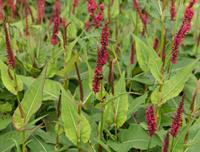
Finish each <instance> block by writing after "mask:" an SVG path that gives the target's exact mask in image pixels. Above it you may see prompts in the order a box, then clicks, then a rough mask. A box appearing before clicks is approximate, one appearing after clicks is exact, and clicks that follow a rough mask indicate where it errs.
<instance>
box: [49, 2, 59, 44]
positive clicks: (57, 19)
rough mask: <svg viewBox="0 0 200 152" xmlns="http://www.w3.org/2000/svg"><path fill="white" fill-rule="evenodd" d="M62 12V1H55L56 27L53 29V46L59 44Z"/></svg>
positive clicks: (54, 21) (54, 20)
mask: <svg viewBox="0 0 200 152" xmlns="http://www.w3.org/2000/svg"><path fill="white" fill-rule="evenodd" d="M60 11H61V3H60V0H55V3H54V12H53V16H54V19H53V23H54V27H53V34H52V37H51V44H52V45H56V44H57V43H58V38H57V34H58V32H59V27H60Z"/></svg>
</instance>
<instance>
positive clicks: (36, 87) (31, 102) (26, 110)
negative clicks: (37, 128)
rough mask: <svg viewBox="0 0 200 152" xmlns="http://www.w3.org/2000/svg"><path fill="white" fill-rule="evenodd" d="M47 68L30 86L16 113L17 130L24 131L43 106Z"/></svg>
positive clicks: (14, 121)
mask: <svg viewBox="0 0 200 152" xmlns="http://www.w3.org/2000/svg"><path fill="white" fill-rule="evenodd" d="M45 75H46V68H45V69H44V71H43V72H42V74H41V75H40V76H39V78H38V79H36V80H35V81H34V82H33V83H32V84H31V86H30V88H29V89H28V90H27V92H26V93H25V95H24V98H23V99H22V102H21V108H20V106H18V107H17V109H16V110H15V112H14V115H13V125H14V126H15V128H16V129H19V130H20V129H23V128H24V127H25V126H26V125H27V124H28V122H29V120H30V118H31V117H32V116H33V114H35V113H36V112H37V110H38V109H39V108H40V106H41V104H42V97H43V88H44V82H45Z"/></svg>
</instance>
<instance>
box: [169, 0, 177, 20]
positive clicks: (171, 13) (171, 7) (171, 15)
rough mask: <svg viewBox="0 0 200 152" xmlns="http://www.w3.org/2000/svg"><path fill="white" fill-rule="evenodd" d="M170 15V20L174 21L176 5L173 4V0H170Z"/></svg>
mask: <svg viewBox="0 0 200 152" xmlns="http://www.w3.org/2000/svg"><path fill="white" fill-rule="evenodd" d="M170 17H171V21H174V20H175V18H176V5H175V0H171V1H170Z"/></svg>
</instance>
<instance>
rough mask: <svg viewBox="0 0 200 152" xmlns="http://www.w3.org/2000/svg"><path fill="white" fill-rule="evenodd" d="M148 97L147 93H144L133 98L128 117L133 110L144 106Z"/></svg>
mask: <svg viewBox="0 0 200 152" xmlns="http://www.w3.org/2000/svg"><path fill="white" fill-rule="evenodd" d="M131 98H132V97H131ZM146 99H147V93H145V94H144V95H142V96H140V97H137V98H135V99H133V100H130V102H129V109H128V113H127V116H128V118H130V117H131V114H132V113H133V112H136V111H137V110H138V109H139V108H140V107H142V105H144V103H145V100H146Z"/></svg>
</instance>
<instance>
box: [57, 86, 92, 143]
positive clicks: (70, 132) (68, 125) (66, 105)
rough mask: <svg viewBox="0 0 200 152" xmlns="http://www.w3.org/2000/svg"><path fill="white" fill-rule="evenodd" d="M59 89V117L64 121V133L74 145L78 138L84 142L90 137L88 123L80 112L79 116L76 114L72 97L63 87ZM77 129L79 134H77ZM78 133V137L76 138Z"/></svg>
mask: <svg viewBox="0 0 200 152" xmlns="http://www.w3.org/2000/svg"><path fill="white" fill-rule="evenodd" d="M61 90H62V98H61V103H62V106H61V107H62V108H61V118H62V121H63V123H64V131H65V134H66V136H67V137H68V138H69V139H70V140H71V142H73V143H74V144H75V145H77V143H78V140H80V142H82V143H86V142H87V141H88V140H89V138H90V133H91V128H90V124H89V122H88V120H87V119H86V118H85V116H84V115H83V114H82V113H81V116H80V115H79V114H78V111H77V107H76V105H75V101H74V100H73V97H71V96H70V94H69V93H68V92H66V91H65V90H64V88H61ZM78 124H79V125H78ZM79 129H80V134H78V132H79ZM79 135H80V138H78V136H79Z"/></svg>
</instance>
